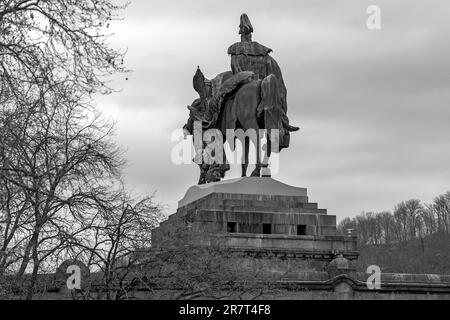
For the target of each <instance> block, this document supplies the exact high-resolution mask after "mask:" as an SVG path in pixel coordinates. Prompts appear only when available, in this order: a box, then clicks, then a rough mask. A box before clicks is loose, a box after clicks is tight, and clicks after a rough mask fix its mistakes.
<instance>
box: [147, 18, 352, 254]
mask: <svg viewBox="0 0 450 320" xmlns="http://www.w3.org/2000/svg"><path fill="white" fill-rule="evenodd" d="M240 20H241V21H240V26H239V34H240V35H241V41H240V42H237V43H235V44H233V45H232V46H230V48H229V49H228V54H229V55H231V71H226V72H223V73H221V74H219V75H218V76H217V77H216V78H214V79H213V80H208V79H206V78H205V77H204V75H203V73H202V72H201V71H200V69H199V68H198V69H197V72H196V73H195V76H194V79H193V84H194V89H195V90H196V91H197V93H198V94H199V98H198V99H196V100H195V101H194V102H193V103H192V105H191V106H189V107H188V108H189V110H190V115H189V119H188V122H187V123H186V125H185V126H184V129H185V131H186V134H193V131H194V123H195V122H197V123H200V130H201V131H202V132H204V131H205V130H208V129H211V128H213V129H217V130H219V131H221V132H222V133H223V135H224V136H225V131H226V130H237V129H243V130H244V131H247V130H252V129H255V130H261V129H266V130H272V131H271V133H270V134H272V135H273V134H274V133H273V130H276V132H275V133H277V135H278V137H279V139H278V140H271V144H270V145H268V146H267V149H266V150H268V151H267V157H269V156H270V153H271V151H274V149H277V150H278V151H279V150H282V149H284V148H288V147H289V142H290V133H291V132H294V131H297V130H298V129H299V128H297V127H293V126H291V125H290V124H289V120H288V117H287V99H286V95H287V90H286V86H285V84H284V81H283V76H282V73H281V70H280V67H279V66H278V64H277V62H276V61H275V59H273V58H272V57H271V56H270V53H271V52H272V50H271V49H269V48H267V47H265V46H263V45H261V44H259V43H258V42H255V41H252V32H253V26H252V24H251V23H250V20H249V18H248V16H247V15H246V14H242V16H241V19H240ZM258 141H259V139H258ZM273 141H275V142H276V143H278V144H279V145H277V146H274V145H273ZM244 143H245V142H244ZM194 144H195V142H194ZM204 147H205V145H204V144H200V145H199V146H198V147H197V149H196V151H197V154H198V155H204V154H203V151H204V150H203V148H204ZM274 147H275V148H274ZM257 149H258V150H259V146H258V148H257ZM219 160H223V162H220V161H218V162H214V163H205V162H200V163H199V166H200V171H201V175H200V180H199V184H198V185H196V186H193V187H191V188H190V189H189V190H188V191H187V193H186V195H185V196H184V198H183V199H181V200H180V201H179V203H178V210H177V212H176V213H175V214H174V215H172V216H170V217H169V219H168V220H167V221H165V222H163V223H162V224H161V225H160V227H159V228H157V229H156V230H154V232H153V236H152V241H153V246H154V247H160V248H163V247H164V246H165V241H164V239H168V238H170V237H171V236H172V235H174V234H175V233H176V232H174V228H175V227H174V226H179V225H180V222H181V225H183V226H186V228H188V229H189V234H190V236H189V239H188V240H185V241H186V242H184V243H183V244H190V245H197V246H218V247H220V248H222V249H227V250H229V251H230V250H231V251H233V252H235V253H236V254H240V255H242V254H243V255H247V256H258V257H266V256H268V257H281V258H283V259H285V258H289V259H294V260H296V259H297V260H308V261H322V262H329V261H331V260H333V259H334V258H335V257H336V256H338V255H339V256H342V257H345V258H346V259H349V260H354V259H356V258H357V257H358V252H357V248H356V238H354V237H348V236H341V235H337V233H336V217H335V216H333V215H328V214H327V210H325V209H320V208H319V207H318V204H317V203H312V202H309V198H308V195H307V190H306V189H305V188H298V187H293V186H289V185H286V184H284V183H282V182H279V181H277V180H274V179H272V178H271V177H270V174H261V169H262V168H267V163H263V162H259V154H258V162H257V163H256V166H255V170H254V171H253V172H252V174H251V177H246V170H247V165H248V163H247V162H245V163H243V164H242V178H239V179H232V180H222V179H223V178H224V176H225V172H226V171H227V170H228V168H229V165H228V163H227V161H226V159H219Z"/></svg>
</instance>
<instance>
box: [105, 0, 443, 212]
mask: <svg viewBox="0 0 450 320" xmlns="http://www.w3.org/2000/svg"><path fill="white" fill-rule="evenodd" d="M372 4H373V5H378V6H379V7H380V8H381V18H382V21H381V22H382V25H381V26H382V29H381V30H379V31H374V30H368V29H367V27H366V19H367V17H368V15H367V14H366V9H367V7H368V6H369V5H372ZM243 12H246V13H247V14H248V15H249V17H250V19H251V21H252V24H253V27H254V29H255V32H254V34H253V39H254V40H255V41H258V42H259V43H261V44H264V45H266V46H268V47H270V48H272V49H273V51H274V52H273V54H272V55H273V57H274V58H275V59H276V60H277V62H278V63H279V65H280V67H281V69H282V71H283V75H284V79H285V82H286V85H287V89H288V108H289V109H288V115H289V117H290V119H291V123H292V124H295V125H299V126H301V128H302V129H301V131H300V132H299V133H296V134H294V135H293V136H292V139H291V148H290V149H288V150H284V151H283V152H282V154H281V160H280V161H281V169H280V171H279V173H278V174H277V175H276V176H274V178H276V179H278V180H281V181H282V182H285V183H288V184H292V185H295V186H301V187H307V188H308V189H309V196H310V200H311V201H313V202H319V205H320V207H322V208H326V209H328V212H329V214H335V215H337V216H338V219H342V218H344V217H346V216H355V215H357V214H359V213H361V212H362V211H381V210H391V209H392V208H393V206H394V205H395V204H397V203H398V202H400V201H402V200H408V199H410V198H419V199H421V200H423V201H425V202H428V201H431V200H432V198H433V197H434V196H436V195H438V194H440V193H443V192H445V191H447V190H450V185H449V183H448V182H449V181H450V140H449V139H450V126H449V121H450V106H449V102H450V90H449V89H450V23H449V21H450V3H449V2H448V0H430V1H419V0H396V1H392V0H371V1H365V0H339V1H336V0H335V1H321V0H307V1H304V0H302V1H299V0H292V1H287V0H286V1H279V0H277V1H261V0H252V1H217V2H216V1H214V2H213V1H211V0H209V1H206V0H200V1H198V0H194V1H182V0H178V1H173V0H165V1H144V0H132V2H131V5H130V6H129V7H128V9H127V10H126V11H125V13H124V17H125V20H123V21H120V22H118V23H116V24H115V26H114V31H115V36H114V38H113V39H112V44H113V45H114V46H115V47H119V48H127V49H128V54H127V65H128V67H129V68H130V69H132V70H133V73H132V74H130V75H129V76H128V77H129V80H128V81H125V79H124V78H125V77H121V78H120V79H118V80H117V81H115V83H114V87H115V88H118V89H121V92H119V93H115V94H113V95H110V96H106V97H101V98H99V99H98V104H99V106H100V107H101V108H102V110H103V111H104V113H105V115H107V116H108V117H111V118H113V119H115V120H116V121H117V139H118V141H119V143H120V144H121V145H123V146H124V147H125V148H126V149H127V155H128V158H129V166H128V169H127V171H126V179H127V182H128V184H129V186H130V187H131V188H133V190H134V191H135V192H138V193H143V192H147V193H151V192H153V191H156V197H157V199H158V201H160V202H162V203H165V204H167V205H168V212H169V213H170V212H171V211H174V210H175V208H176V205H177V201H178V200H179V199H181V198H182V197H183V195H184V193H185V192H186V190H187V188H188V187H189V186H191V185H193V184H194V183H196V181H197V179H198V168H197V166H196V165H181V166H176V165H174V164H172V162H171V159H170V155H171V149H172V148H173V147H174V145H175V144H176V143H175V142H172V141H171V140H170V138H171V134H172V132H173V131H174V130H175V129H177V128H180V127H181V126H182V125H183V124H184V123H185V122H186V119H187V109H186V105H187V104H190V103H191V102H192V100H193V99H195V98H196V97H197V96H196V92H195V91H194V90H193V89H192V76H193V74H194V72H195V69H196V66H197V65H200V66H201V68H202V70H203V72H204V73H205V75H206V76H207V77H208V78H212V77H214V76H215V75H216V74H218V73H220V72H223V71H226V70H229V69H230V57H229V56H228V55H227V48H228V46H229V45H231V44H233V43H234V42H237V41H239V35H238V25H239V16H240V14H241V13H243ZM238 174H239V172H238V171H237V170H233V172H232V173H231V174H229V175H228V177H237V176H238Z"/></svg>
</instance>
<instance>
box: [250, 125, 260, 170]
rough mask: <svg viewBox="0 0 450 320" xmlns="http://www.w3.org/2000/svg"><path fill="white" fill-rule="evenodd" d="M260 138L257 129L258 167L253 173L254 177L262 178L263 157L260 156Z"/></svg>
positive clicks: (256, 166)
mask: <svg viewBox="0 0 450 320" xmlns="http://www.w3.org/2000/svg"><path fill="white" fill-rule="evenodd" d="M260 144H261V141H260V137H259V129H256V165H255V170H253V172H252V175H251V176H252V177H260V176H261V155H260V147H261V146H260Z"/></svg>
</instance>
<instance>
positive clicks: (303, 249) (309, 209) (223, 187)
mask: <svg viewBox="0 0 450 320" xmlns="http://www.w3.org/2000/svg"><path fill="white" fill-rule="evenodd" d="M180 225H182V226H186V228H187V229H188V230H189V235H190V236H189V241H188V242H190V243H194V244H196V245H203V246H217V247H221V248H226V249H228V250H232V251H235V252H236V253H240V254H249V255H254V254H257V255H268V256H285V257H292V258H299V259H313V260H322V261H331V260H332V259H333V258H334V257H335V255H336V254H342V255H343V256H344V257H346V258H347V259H356V258H357V257H358V253H357V248H356V238H355V237H347V236H341V235H337V234H336V216H333V215H328V214H327V210H325V209H320V208H319V207H318V204H317V203H312V202H309V199H308V195H307V190H306V189H305V188H298V187H293V186H289V185H286V184H284V183H281V182H279V181H277V180H274V179H272V178H239V179H233V180H225V181H222V182H218V183H211V184H206V185H202V186H193V187H191V188H190V189H189V190H188V191H187V193H186V195H185V196H184V198H183V199H182V200H180V201H179V207H178V210H177V212H176V213H175V214H174V215H171V216H170V217H169V219H168V220H167V221H165V222H163V223H162V224H161V226H160V227H159V228H157V229H156V230H154V232H153V244H154V246H155V247H164V245H165V244H164V243H165V241H164V239H170V238H171V237H174V236H176V233H177V232H176V231H175V228H176V227H175V226H178V227H179V226H180Z"/></svg>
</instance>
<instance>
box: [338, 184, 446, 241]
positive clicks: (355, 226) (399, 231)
mask: <svg viewBox="0 0 450 320" xmlns="http://www.w3.org/2000/svg"><path fill="white" fill-rule="evenodd" d="M338 230H339V231H340V233H341V234H353V235H355V236H357V237H358V241H359V243H360V244H361V245H379V244H391V243H399V242H404V241H408V240H411V239H423V238H424V237H425V236H429V235H433V234H437V233H444V234H450V191H449V192H447V193H445V194H441V195H439V196H437V197H436V198H435V199H434V200H433V201H432V202H431V203H429V204H427V203H425V204H424V203H422V202H421V201H420V200H418V199H411V200H408V201H403V202H401V203H399V204H398V205H396V206H395V207H394V210H393V211H392V212H390V211H384V212H363V213H362V214H360V215H358V216H356V217H355V218H345V219H344V220H342V221H341V222H340V223H339V225H338Z"/></svg>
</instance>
